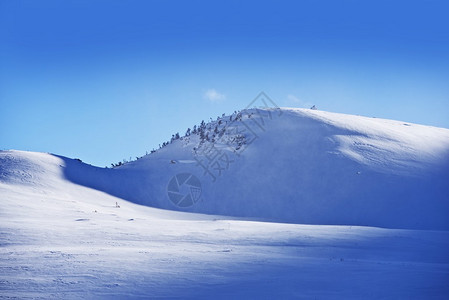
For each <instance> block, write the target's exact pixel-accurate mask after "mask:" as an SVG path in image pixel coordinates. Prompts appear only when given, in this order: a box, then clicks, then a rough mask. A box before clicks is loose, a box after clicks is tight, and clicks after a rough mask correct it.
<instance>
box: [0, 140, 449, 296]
mask: <svg viewBox="0 0 449 300" xmlns="http://www.w3.org/2000/svg"><path fill="white" fill-rule="evenodd" d="M175 149H176V147H175V145H174V146H173V147H171V148H170V147H167V148H164V149H163V151H165V153H163V151H161V152H162V153H161V154H158V155H159V160H157V159H155V158H148V159H146V160H143V161H142V162H145V164H149V165H150V166H151V165H152V164H156V165H160V166H167V165H168V167H166V168H167V170H170V169H169V168H170V167H171V168H173V167H180V165H181V163H179V164H174V165H172V164H167V159H166V157H164V156H163V155H167V157H171V156H172V154H173V153H170V152H169V151H174V152H176V154H179V153H182V152H181V151H180V150H179V149H178V150H175ZM254 149H255V148H254ZM247 150H248V153H250V152H249V151H250V148H248V149H247ZM245 151H246V150H245ZM245 155H246V154H245ZM155 157H157V156H155ZM242 157H243V155H242ZM184 158H186V157H184ZM243 159H245V158H243ZM186 160H187V159H186ZM142 162H140V161H139V163H135V164H132V165H128V166H126V167H124V168H120V169H115V170H101V169H96V168H92V167H89V166H86V165H84V164H82V163H80V162H78V161H75V160H70V159H67V158H60V157H56V156H54V155H50V154H45V153H32V152H21V151H3V152H0V299H11V298H14V299H16V298H19V299H28V298H32V299H261V298H262V299H263V298H265V299H379V298H382V299H447V296H448V295H449V286H448V285H447V279H448V278H449V268H448V266H449V256H448V253H449V252H448V249H449V232H448V231H429V230H427V231H420V230H404V229H381V228H372V227H358V226H325V225H298V224H282V223H267V222H254V221H248V220H244V219H235V218H227V217H220V216H211V215H201V214H189V213H183V212H175V211H169V210H161V209H156V208H151V207H147V206H140V205H137V204H134V203H132V202H129V201H126V200H123V199H120V198H117V197H114V196H111V195H109V194H107V193H104V192H101V191H98V190H95V189H92V188H89V187H86V186H83V185H79V184H75V183H73V182H71V181H69V180H67V179H66V176H67V171H68V170H69V169H70V172H71V174H70V175H71V176H72V177H71V178H73V176H75V175H77V176H78V180H81V179H83V178H84V179H85V180H86V179H89V180H91V182H95V183H96V184H105V183H107V178H108V177H107V176H110V175H109V174H113V176H118V177H120V174H125V175H126V176H133V178H136V177H137V174H138V173H137V172H139V170H140V169H139V168H142V171H143V172H148V166H146V165H145V164H143V163H142ZM185 163H187V162H185ZM247 164H248V165H250V164H249V163H247ZM75 171H76V172H75ZM125 171H126V172H125ZM90 172H92V174H96V176H97V177H94V175H88V176H92V177H87V178H85V177H84V176H85V175H84V174H89V173H90ZM122 172H123V173H122ZM127 172H129V173H127ZM134 172H135V173H134ZM165 172H167V173H168V171H165ZM262 173H263V170H260V174H262ZM260 174H258V175H260ZM200 175H201V174H199V176H200ZM103 176H106V177H105V178H106V179H105V178H104V177H103ZM223 176H224V175H223ZM111 178H115V177H111ZM121 178H122V180H123V182H120V181H117V182H116V183H117V184H123V187H126V186H127V184H129V183H128V182H127V181H126V177H125V176H124V175H123V177H121ZM200 178H201V179H202V180H204V178H203V177H200ZM130 182H132V181H130ZM218 183H219V179H217V181H216V182H215V183H213V184H218ZM140 184H141V182H140V181H138V182H136V185H135V188H139V185H140ZM204 185H205V184H204ZM205 186H206V185H205ZM149 187H150V188H154V183H152V185H150V186H149ZM147 188H148V187H147ZM230 188H232V187H230ZM234 188H238V187H234ZM128 189H130V187H129V186H128ZM141 190H142V191H145V189H144V188H142V189H141ZM206 190H207V186H206ZM118 191H120V190H118ZM134 195H137V192H136V194H134ZM264 199H265V200H264V201H268V200H267V198H264ZM213 200H214V199H212V198H208V199H207V201H213ZM250 200H251V199H248V201H249V203H248V206H249V205H250V204H251V201H250ZM217 201H220V199H217ZM273 201H281V199H280V198H275V199H273ZM282 201H283V200H282ZM116 202H118V204H119V205H120V208H118V207H116ZM204 202H206V199H205V200H204ZM197 204H201V202H199V203H197ZM380 217H381V216H380Z"/></svg>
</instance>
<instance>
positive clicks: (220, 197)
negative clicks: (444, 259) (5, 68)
mask: <svg viewBox="0 0 449 300" xmlns="http://www.w3.org/2000/svg"><path fill="white" fill-rule="evenodd" d="M203 127H204V131H203V135H206V136H209V137H208V138H207V139H208V140H209V141H207V140H206V139H204V142H203V143H200V134H199V133H197V134H191V135H190V136H186V137H182V138H180V139H176V140H174V141H173V142H172V143H170V144H168V145H167V146H165V147H163V148H162V149H159V150H157V151H156V152H155V153H152V154H150V155H147V156H145V157H143V158H141V159H139V160H137V161H134V162H131V163H127V164H125V165H123V166H121V167H117V168H114V169H103V168H96V167H92V166H89V165H85V164H82V163H80V162H78V161H75V160H71V159H68V158H64V157H60V158H61V159H63V160H64V166H63V167H62V168H61V172H63V174H64V176H65V177H66V178H67V179H69V180H71V181H72V182H74V183H77V184H81V185H84V186H87V187H91V188H94V189H97V190H101V191H104V192H106V193H109V194H111V195H114V196H117V197H120V198H123V199H127V200H129V201H132V202H134V203H138V204H143V205H146V206H151V207H156V208H163V209H169V210H180V211H187V212H196V213H207V214H218V215H226V216H235V217H251V218H257V219H260V220H270V221H278V222H289V223H298V224H327V225H338V224H342V225H343V224H344V225H362V226H378V227H386V228H407V229H437V230H447V229H449V219H448V218H447V215H448V213H449V196H448V195H449V185H448V184H447V182H449V160H448V158H449V130H448V129H443V128H435V127H430V126H422V125H417V124H411V123H405V122H399V121H391V120H383V119H376V118H367V117H360V116H352V115H343V114H336V113H330V112H323V111H316V110H306V109H280V110H279V109H276V110H267V109H265V110H261V109H257V110H256V109H252V110H247V111H244V112H243V113H237V114H234V115H232V116H224V117H222V118H219V119H218V120H217V121H214V122H210V123H208V124H205V125H204V126H203ZM215 127H217V128H215ZM198 128H200V126H198ZM214 131H215V132H216V134H215V133H214ZM177 174H184V175H181V177H182V176H190V175H193V177H192V180H193V179H195V180H196V181H195V182H196V183H195V184H193V185H188V184H185V185H182V184H181V183H179V186H180V187H181V188H183V187H184V188H185V187H186V186H187V188H188V189H190V191H189V190H184V191H179V193H178V194H177V193H176V191H173V189H174V190H176V188H177V187H176V184H175V185H173V184H174V182H173V181H171V180H172V179H173V178H174V177H175V176H176V175H177ZM186 178H187V177H186ZM178 179H179V178H178ZM173 180H175V179H173ZM170 184H171V185H170ZM169 190H172V191H171V192H170V193H169V192H168V191H169ZM190 193H191V195H190V196H189V197H187V198H185V199H184V203H180V201H181V200H182V199H183V197H184V196H185V195H188V194H190ZM170 197H171V198H170ZM176 197H178V198H179V199H175V198H176Z"/></svg>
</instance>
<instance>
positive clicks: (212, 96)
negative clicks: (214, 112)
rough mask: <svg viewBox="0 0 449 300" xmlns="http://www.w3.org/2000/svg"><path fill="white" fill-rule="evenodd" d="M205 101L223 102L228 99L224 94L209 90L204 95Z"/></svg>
mask: <svg viewBox="0 0 449 300" xmlns="http://www.w3.org/2000/svg"><path fill="white" fill-rule="evenodd" d="M203 97H204V99H206V100H209V101H210V102H214V103H215V102H221V101H223V100H225V99H226V96H225V95H224V94H221V93H219V92H217V90H215V89H208V90H207V91H206V92H205V93H204V95H203Z"/></svg>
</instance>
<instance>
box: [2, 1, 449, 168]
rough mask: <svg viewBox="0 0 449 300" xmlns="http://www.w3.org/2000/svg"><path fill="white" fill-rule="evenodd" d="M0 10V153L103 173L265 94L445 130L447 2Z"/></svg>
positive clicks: (28, 5) (5, 4)
mask: <svg viewBox="0 0 449 300" xmlns="http://www.w3.org/2000/svg"><path fill="white" fill-rule="evenodd" d="M242 2H243V1H229V0H227V1H170V0H166V1H162V0H161V1H133V0H131V1H111V0H105V1H96V0H87V1H67V0H65V1H58V0H55V1H45V0H40V1H33V0H30V1H20V0H8V1H6V0H0V148H1V149H19V150H30V151H44V152H51V153H57V154H61V155H65V156H69V157H79V158H81V159H82V160H83V161H86V162H88V163H92V164H95V165H99V166H105V165H109V164H110V163H111V162H117V161H119V160H121V159H123V158H129V157H130V156H131V157H133V158H134V157H135V156H137V155H142V154H144V153H145V151H146V150H151V149H152V148H153V147H157V146H158V144H159V143H162V142H163V141H166V140H167V139H169V138H170V137H171V134H172V133H174V132H177V131H179V132H180V133H184V131H185V129H186V128H187V127H191V126H193V125H194V124H197V123H199V122H200V121H201V120H202V119H204V120H207V119H208V118H209V117H216V116H217V115H221V114H222V113H230V112H232V111H234V110H236V109H241V108H243V107H245V106H246V104H247V103H249V102H250V101H251V100H252V99H253V98H254V97H255V96H256V95H257V94H258V93H259V92H260V91H265V92H266V93H267V94H268V95H269V96H271V97H272V98H273V99H274V100H275V101H276V102H277V104H278V105H279V106H290V107H305V106H309V105H311V104H315V105H316V106H317V107H318V108H319V109H322V110H328V111H335V112H342V113H350V114H360V115H366V116H376V117H382V118H391V119H399V120H404V121H409V122H416V123H422V124H428V125H434V126H440V127H446V128H449V18H448V12H449V4H448V1H431V0H429V1H382V0H380V1H379V0H376V1H358V0H353V1H338V0H332V1H320V0H313V1H312V0H311V1H272V2H264V1H254V2H250V1H248V2H245V3H242Z"/></svg>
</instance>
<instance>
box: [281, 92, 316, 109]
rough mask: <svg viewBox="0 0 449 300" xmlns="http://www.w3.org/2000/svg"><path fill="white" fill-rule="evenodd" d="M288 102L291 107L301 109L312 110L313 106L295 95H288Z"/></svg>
mask: <svg viewBox="0 0 449 300" xmlns="http://www.w3.org/2000/svg"><path fill="white" fill-rule="evenodd" d="M287 100H288V103H289V105H294V106H299V107H305V108H310V107H311V106H312V105H313V104H312V103H310V102H307V101H303V100H301V99H300V98H298V97H296V96H295V95H293V94H289V95H287Z"/></svg>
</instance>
